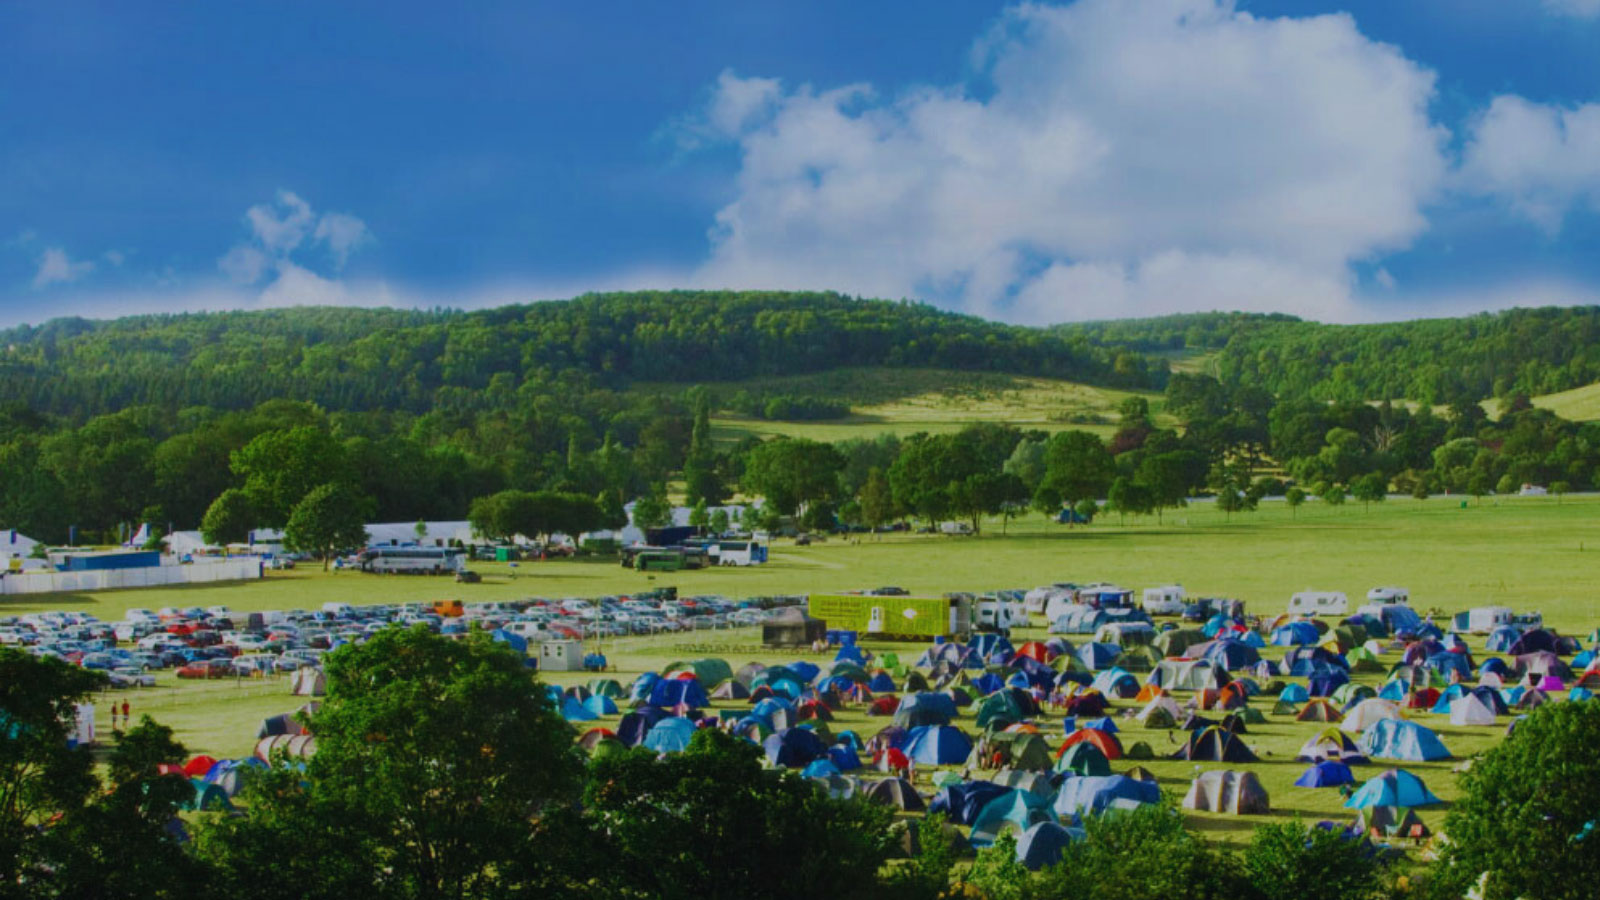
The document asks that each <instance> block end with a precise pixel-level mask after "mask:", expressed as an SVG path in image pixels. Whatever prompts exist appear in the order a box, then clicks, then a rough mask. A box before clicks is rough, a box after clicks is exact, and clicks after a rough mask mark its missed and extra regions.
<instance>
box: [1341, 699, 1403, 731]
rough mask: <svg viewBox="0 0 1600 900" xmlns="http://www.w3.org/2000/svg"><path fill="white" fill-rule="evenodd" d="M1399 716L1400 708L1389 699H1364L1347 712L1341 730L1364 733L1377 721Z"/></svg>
mask: <svg viewBox="0 0 1600 900" xmlns="http://www.w3.org/2000/svg"><path fill="white" fill-rule="evenodd" d="M1398 718H1400V708H1399V707H1398V706H1396V705H1394V704H1393V703H1391V702H1389V701H1388V700H1379V699H1372V700H1363V701H1361V702H1360V703H1357V704H1356V705H1355V706H1353V707H1351V708H1350V709H1349V710H1347V711H1346V712H1345V714H1344V721H1343V722H1341V723H1339V730H1341V731H1343V732H1345V733H1346V734H1362V733H1364V732H1365V731H1366V730H1367V729H1368V728H1370V727H1372V726H1373V725H1374V724H1375V723H1377V722H1381V721H1384V720H1385V719H1398Z"/></svg>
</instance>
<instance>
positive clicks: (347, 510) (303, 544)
mask: <svg viewBox="0 0 1600 900" xmlns="http://www.w3.org/2000/svg"><path fill="white" fill-rule="evenodd" d="M371 514H372V501H371V500H370V499H369V498H367V497H363V496H361V495H360V494H358V493H356V490H355V488H353V487H350V486H349V485H347V484H324V485H319V486H318V487H315V488H312V489H311V492H310V493H308V494H306V496H305V498H304V499H302V500H301V501H300V502H299V503H297V504H295V506H294V509H293V510H292V511H291V512H290V513H289V521H288V523H287V524H286V525H284V527H283V544H284V546H285V547H288V548H289V549H290V550H295V551H299V552H301V553H313V554H316V555H318V556H321V557H322V567H323V568H324V569H326V568H327V567H328V564H329V563H330V562H331V561H332V560H333V556H334V554H335V553H337V552H339V551H340V550H350V549H353V548H359V547H363V546H365V545H366V543H367V526H366V522H367V518H368V517H369V516H370V515H371Z"/></svg>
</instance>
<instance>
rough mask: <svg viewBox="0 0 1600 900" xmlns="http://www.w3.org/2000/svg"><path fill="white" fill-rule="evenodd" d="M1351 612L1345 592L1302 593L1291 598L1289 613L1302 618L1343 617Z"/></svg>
mask: <svg viewBox="0 0 1600 900" xmlns="http://www.w3.org/2000/svg"><path fill="white" fill-rule="evenodd" d="M1349 611H1350V598H1349V597H1346V596H1345V595H1344V592H1343V591H1301V592H1300V593H1298V594H1295V595H1294V596H1293V597H1290V598H1289V612H1291V613H1295V614H1298V615H1302V616H1342V615H1344V614H1346V613H1348V612H1349Z"/></svg>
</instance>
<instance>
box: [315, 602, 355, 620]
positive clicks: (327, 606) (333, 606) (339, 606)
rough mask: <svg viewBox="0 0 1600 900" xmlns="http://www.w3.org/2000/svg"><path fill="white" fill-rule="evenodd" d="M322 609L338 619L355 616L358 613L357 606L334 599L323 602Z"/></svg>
mask: <svg viewBox="0 0 1600 900" xmlns="http://www.w3.org/2000/svg"><path fill="white" fill-rule="evenodd" d="M322 611H323V612H325V613H327V614H328V615H330V616H333V617H334V618H336V619H349V618H354V616H355V614H356V611H355V607H353V606H351V605H350V604H348V603H337V602H334V601H332V600H330V601H328V602H327V603H324V604H322Z"/></svg>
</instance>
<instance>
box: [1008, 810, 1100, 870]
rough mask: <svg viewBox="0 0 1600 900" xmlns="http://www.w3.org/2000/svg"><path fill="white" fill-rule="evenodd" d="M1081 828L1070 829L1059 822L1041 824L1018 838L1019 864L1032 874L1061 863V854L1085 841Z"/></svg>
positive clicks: (1030, 828) (1032, 827)
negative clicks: (1068, 846) (1069, 846)
mask: <svg viewBox="0 0 1600 900" xmlns="http://www.w3.org/2000/svg"><path fill="white" fill-rule="evenodd" d="M1083 837H1084V832H1083V829H1081V828H1068V827H1066V826H1064V825H1062V824H1060V823H1059V822H1039V823H1037V824H1035V825H1033V826H1031V827H1029V828H1028V830H1027V831H1024V832H1023V833H1022V836H1021V837H1019V838H1017V862H1019V863H1021V864H1022V865H1023V867H1024V868H1026V869H1027V870H1028V871H1030V872H1037V871H1039V870H1040V869H1044V868H1048V867H1050V866H1053V865H1055V864H1056V863H1058V862H1060V861H1061V854H1062V853H1063V852H1064V851H1065V850H1066V848H1067V845H1068V844H1071V843H1072V842H1073V841H1080V840H1083Z"/></svg>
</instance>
